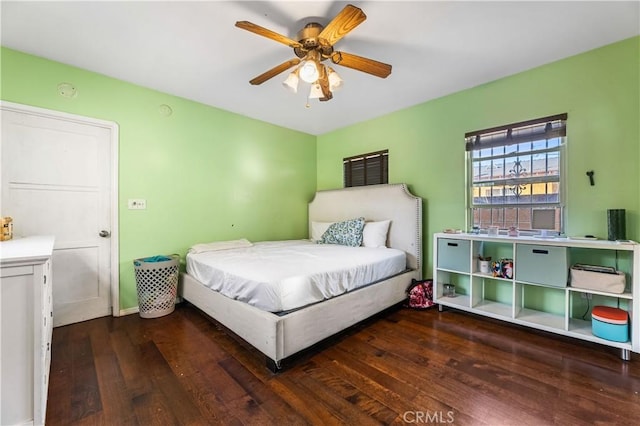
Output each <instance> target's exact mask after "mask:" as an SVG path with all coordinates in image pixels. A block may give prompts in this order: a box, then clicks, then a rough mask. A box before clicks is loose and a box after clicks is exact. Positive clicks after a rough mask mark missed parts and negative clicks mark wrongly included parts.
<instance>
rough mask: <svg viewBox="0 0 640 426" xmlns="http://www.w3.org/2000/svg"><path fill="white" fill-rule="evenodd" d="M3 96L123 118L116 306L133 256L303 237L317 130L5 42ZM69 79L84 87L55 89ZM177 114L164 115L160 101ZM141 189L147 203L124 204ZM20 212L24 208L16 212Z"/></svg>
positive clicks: (127, 294)
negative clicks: (140, 206)
mask: <svg viewBox="0 0 640 426" xmlns="http://www.w3.org/2000/svg"><path fill="white" fill-rule="evenodd" d="M1 54H2V56H1V60H2V63H1V65H2V76H1V87H0V88H1V98H2V99H3V100H5V101H10V102H16V103H21V104H26V105H32V106H37V107H42V108H48V109H52V110H57V111H64V112H68V113H72V114H79V115H83V116H88V117H95V118H99V119H103V120H109V121H114V122H116V123H117V124H118V125H119V130H120V142H119V173H118V175H119V233H120V253H119V261H120V308H122V309H127V308H131V307H135V306H137V304H138V301H137V295H136V286H135V278H134V275H133V262H132V261H133V259H135V258H139V257H145V256H151V255H155V254H169V253H179V254H181V255H183V256H184V254H185V253H186V251H187V249H188V247H189V246H191V245H192V244H194V243H197V242H209V241H214V240H225V239H237V238H248V239H249V240H252V241H260V240H267V239H292V238H306V237H307V233H308V228H307V202H308V201H309V200H311V198H312V197H313V194H314V192H315V189H316V170H315V164H316V137H315V136H311V135H307V134H304V133H300V132H296V131H293V130H289V129H285V128H282V127H277V126H273V125H270V124H267V123H264V122H261V121H257V120H253V119H249V118H246V117H243V116H240V115H237V114H233V113H230V112H226V111H223V110H220V109H216V108H212V107H209V106H205V105H202V104H199V103H196V102H191V101H187V100H185V99H182V98H178V97H174V96H170V95H167V94H164V93H160V92H156V91H153V90H149V89H145V88H142V87H139V86H136V85H133V84H129V83H125V82H123V81H119V80H116V79H113V78H108V77H105V76H103V75H99V74H95V73H92V72H88V71H85V70H81V69H78V68H74V67H70V66H67V65H63V64H60V63H56V62H52V61H48V60H45V59H42V58H38V57H34V56H31V55H26V54H23V53H20V52H16V51H13V50H9V49H5V48H3V49H2V51H1ZM61 82H70V83H73V84H74V85H75V86H76V87H77V88H78V92H79V94H78V96H77V97H76V98H73V99H67V98H63V97H61V96H59V95H58V94H57V85H58V84H59V83H61ZM162 104H167V105H169V106H171V108H172V109H173V114H172V115H171V116H169V117H165V116H163V115H162V114H160V112H159V106H160V105H162ZM129 198H144V199H146V200H147V209H146V210H128V209H127V199H129ZM16 220H19V218H16Z"/></svg>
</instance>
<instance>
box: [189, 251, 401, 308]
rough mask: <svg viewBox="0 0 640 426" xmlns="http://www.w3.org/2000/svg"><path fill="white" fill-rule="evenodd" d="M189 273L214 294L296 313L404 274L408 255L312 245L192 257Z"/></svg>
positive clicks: (215, 252)
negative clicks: (300, 309)
mask: <svg viewBox="0 0 640 426" xmlns="http://www.w3.org/2000/svg"><path fill="white" fill-rule="evenodd" d="M186 260H187V265H186V268H187V273H189V274H190V275H191V276H193V277H194V278H195V279H197V280H198V281H200V282H201V283H203V284H204V285H205V286H207V287H209V288H211V289H212V290H215V291H218V292H220V293H222V294H224V295H225V296H227V297H230V298H232V299H236V300H239V301H242V302H246V303H248V304H250V305H252V306H255V307H257V308H259V309H262V310H265V311H269V312H283V311H290V310H293V309H297V308H300V307H303V306H306V305H309V304H313V303H317V302H320V301H323V300H325V299H329V298H332V297H335V296H339V295H341V294H343V293H345V292H349V291H352V290H355V289H357V288H359V287H362V286H365V285H367V284H371V283H373V282H377V281H380V280H382V279H385V278H387V277H390V276H393V275H396V274H399V273H401V272H403V271H405V270H406V269H407V268H406V255H405V253H404V251H402V250H397V249H393V248H385V247H382V248H378V247H375V248H374V247H346V246H341V245H335V244H316V243H314V242H311V241H309V240H287V241H265V242H258V243H254V244H253V245H251V246H250V247H241V248H233V249H228V250H215V251H205V252H199V253H192V252H189V253H187V257H186Z"/></svg>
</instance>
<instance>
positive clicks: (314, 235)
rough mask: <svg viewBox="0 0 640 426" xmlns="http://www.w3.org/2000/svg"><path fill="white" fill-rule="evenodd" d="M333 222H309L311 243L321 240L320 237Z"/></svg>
mask: <svg viewBox="0 0 640 426" xmlns="http://www.w3.org/2000/svg"><path fill="white" fill-rule="evenodd" d="M334 223H335V222H311V241H313V242H317V241H320V240H321V239H322V235H324V233H325V232H327V229H329V227H330V226H331V225H333V224H334Z"/></svg>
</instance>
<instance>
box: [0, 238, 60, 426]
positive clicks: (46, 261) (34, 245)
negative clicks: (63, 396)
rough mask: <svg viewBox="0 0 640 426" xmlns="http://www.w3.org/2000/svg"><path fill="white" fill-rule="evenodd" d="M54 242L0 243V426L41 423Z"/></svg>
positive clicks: (50, 328) (46, 382)
mask: <svg viewBox="0 0 640 426" xmlns="http://www.w3.org/2000/svg"><path fill="white" fill-rule="evenodd" d="M53 243H54V238H53V237H51V236H34V237H26V238H18V239H14V240H9V241H3V242H0V267H1V270H0V309H1V311H0V332H1V334H0V425H3V426H4V425H14V424H34V425H42V424H44V422H45V415H46V408H47V389H48V386H49V366H50V364H51V334H52V331H53V305H52V290H51V289H52V277H51V270H52V268H51V256H52V252H53Z"/></svg>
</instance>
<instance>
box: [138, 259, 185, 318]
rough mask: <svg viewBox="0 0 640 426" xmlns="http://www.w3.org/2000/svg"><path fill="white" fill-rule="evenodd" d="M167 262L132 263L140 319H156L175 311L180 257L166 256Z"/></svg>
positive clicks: (143, 260)
mask: <svg viewBox="0 0 640 426" xmlns="http://www.w3.org/2000/svg"><path fill="white" fill-rule="evenodd" d="M166 257H169V258H170V259H169V260H163V261H148V260H146V259H153V258H143V259H136V260H134V261H133V266H134V269H135V273H136V287H137V290H138V309H139V313H140V316H141V317H142V318H158V317H161V316H164V315H168V314H170V313H171V312H173V311H174V309H175V307H176V306H175V304H176V295H177V294H178V273H179V266H180V256H178V255H177V254H174V255H171V256H166Z"/></svg>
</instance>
